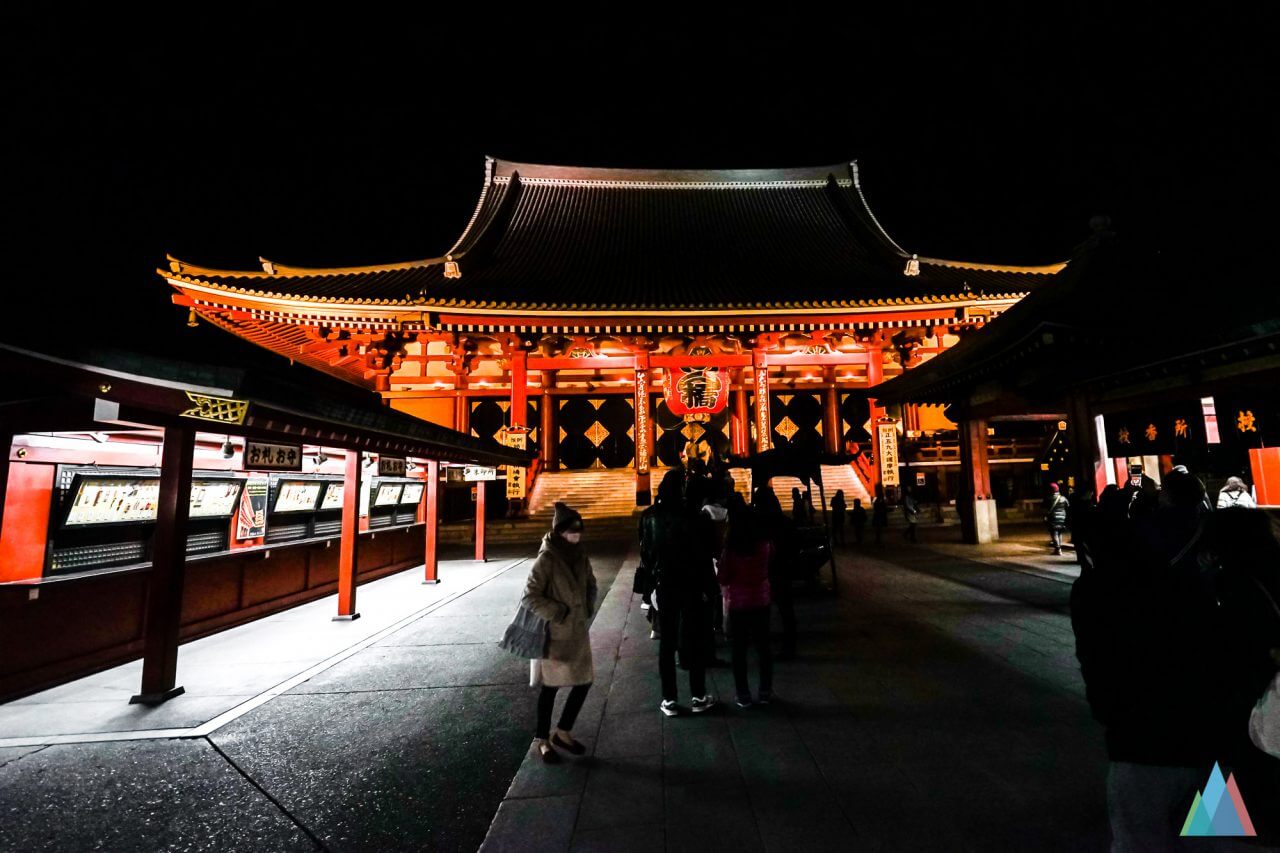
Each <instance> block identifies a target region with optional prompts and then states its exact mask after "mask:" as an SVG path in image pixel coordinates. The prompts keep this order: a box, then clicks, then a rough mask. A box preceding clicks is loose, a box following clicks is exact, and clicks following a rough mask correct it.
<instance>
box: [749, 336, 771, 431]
mask: <svg viewBox="0 0 1280 853" xmlns="http://www.w3.org/2000/svg"><path fill="white" fill-rule="evenodd" d="M751 376H752V382H753V388H754V390H755V394H756V450H757V451H758V452H761V453H763V452H764V451H766V450H768V449H769V448H770V447H771V446H772V445H773V442H772V441H771V435H770V434H771V432H772V430H773V426H772V425H771V423H770V418H769V360H768V355H766V353H765V351H764V350H760V349H756V350H752V351H751Z"/></svg>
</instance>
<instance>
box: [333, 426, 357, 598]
mask: <svg viewBox="0 0 1280 853" xmlns="http://www.w3.org/2000/svg"><path fill="white" fill-rule="evenodd" d="M360 456H361V454H360V451H359V450H351V449H348V450H347V465H346V468H345V471H344V474H343V478H342V542H341V545H340V547H339V549H338V615H337V616H335V617H333V618H334V621H349V620H352V619H359V618H360V614H359V613H358V612H357V611H356V570H357V568H358V567H359V565H360Z"/></svg>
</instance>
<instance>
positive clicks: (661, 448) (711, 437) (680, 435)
mask: <svg viewBox="0 0 1280 853" xmlns="http://www.w3.org/2000/svg"><path fill="white" fill-rule="evenodd" d="M653 399H654V400H655V405H654V413H653V424H654V431H655V444H656V447H657V453H658V464H660V465H666V466H668V467H670V466H673V465H679V464H680V453H681V452H682V451H683V450H684V449H685V446H686V445H688V444H689V442H694V444H695V448H694V449H696V450H697V451H698V452H699V453H700V454H702V455H704V456H705V455H706V454H708V453H710V454H714V455H715V456H717V457H719V458H721V459H727V458H728V456H729V447H730V444H729V408H728V407H727V406H726V407H725V409H724V410H723V411H721V412H717V413H716V414H714V415H711V416H710V420H707V421H705V422H697V423H685V421H684V418H683V417H682V416H681V415H676V414H672V412H671V409H669V408H667V403H666V400H664V399H663V398H662V397H661V396H658V395H655V396H654V398H653Z"/></svg>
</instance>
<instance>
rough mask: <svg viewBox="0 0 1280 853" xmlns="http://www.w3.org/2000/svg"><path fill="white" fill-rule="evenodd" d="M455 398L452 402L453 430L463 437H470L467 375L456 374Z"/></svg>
mask: <svg viewBox="0 0 1280 853" xmlns="http://www.w3.org/2000/svg"><path fill="white" fill-rule="evenodd" d="M456 377H457V389H458V390H457V396H456V397H455V398H454V401H453V428H454V429H456V430H457V431H458V432H460V433H462V434H463V435H471V402H470V400H469V399H468V398H467V375H466V374H465V373H458V374H456Z"/></svg>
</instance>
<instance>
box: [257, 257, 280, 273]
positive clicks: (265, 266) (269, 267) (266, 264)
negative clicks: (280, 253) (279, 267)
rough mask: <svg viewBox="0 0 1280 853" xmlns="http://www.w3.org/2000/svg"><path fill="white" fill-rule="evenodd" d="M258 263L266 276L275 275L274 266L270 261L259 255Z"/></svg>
mask: <svg viewBox="0 0 1280 853" xmlns="http://www.w3.org/2000/svg"><path fill="white" fill-rule="evenodd" d="M258 262H259V263H261V264H262V271H263V272H265V273H266V274H267V275H275V274H276V265H275V264H273V263H271V261H269V260H267V259H266V258H264V257H262V256H261V255H259V256H258Z"/></svg>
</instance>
